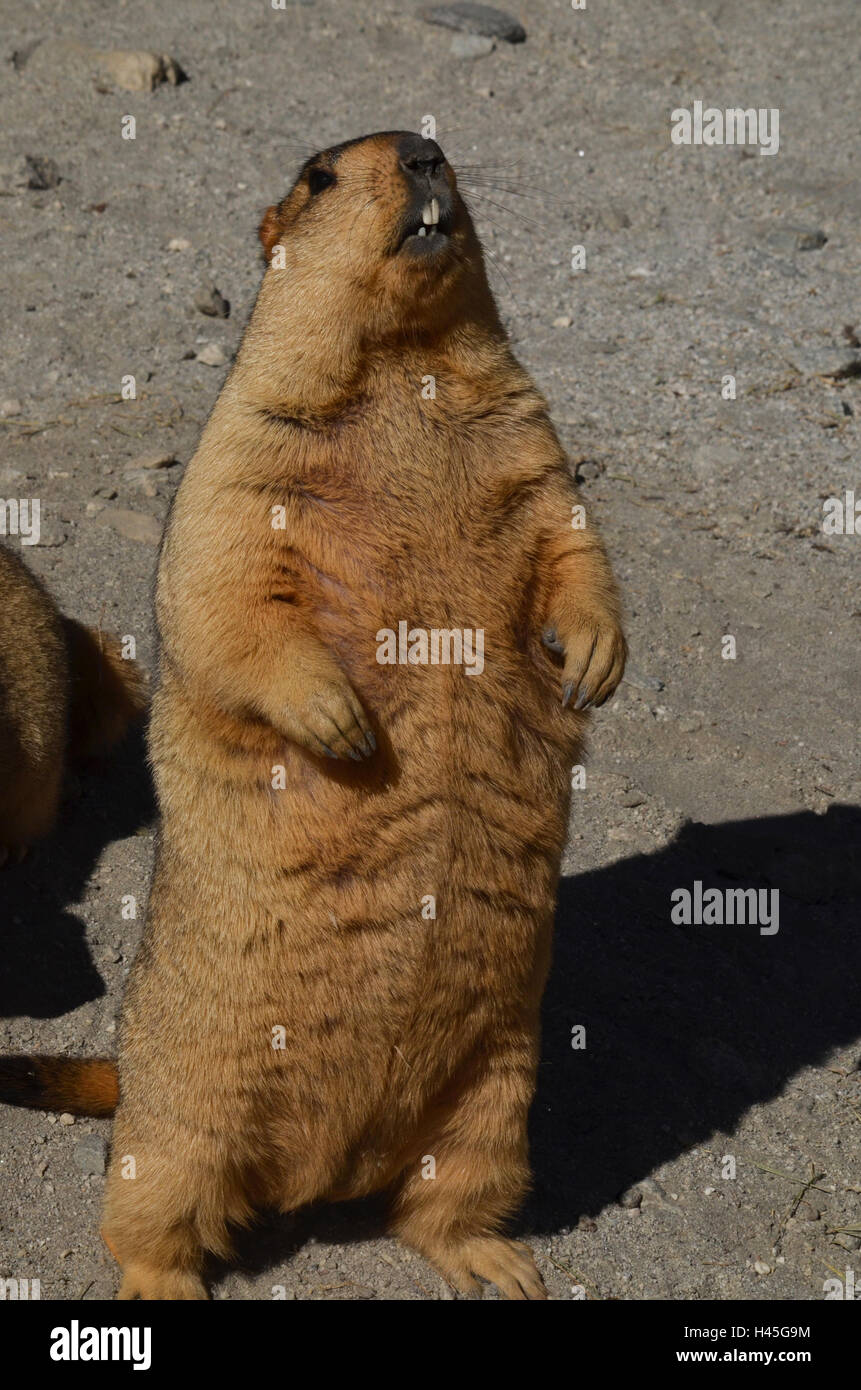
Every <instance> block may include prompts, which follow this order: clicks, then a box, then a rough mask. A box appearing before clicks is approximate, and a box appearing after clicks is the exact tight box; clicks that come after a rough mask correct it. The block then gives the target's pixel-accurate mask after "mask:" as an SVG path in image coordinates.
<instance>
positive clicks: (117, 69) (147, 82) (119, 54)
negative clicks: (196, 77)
mask: <svg viewBox="0 0 861 1390" xmlns="http://www.w3.org/2000/svg"><path fill="white" fill-rule="evenodd" d="M26 72H27V74H28V75H29V74H30V73H32V74H33V75H35V76H39V77H45V78H48V79H49V80H54V81H57V80H59V81H66V80H68V79H69V78H72V79H74V78H78V79H80V78H85V77H86V76H87V75H98V76H99V77H101V78H103V79H106V80H107V81H108V82H110V83H112V84H113V86H115V87H120V88H121V89H122V90H123V91H125V92H152V91H153V90H154V89H155V88H156V87H158V86H159V85H160V84H161V83H162V82H169V83H171V85H172V86H174V87H175V86H176V85H177V84H178V83H179V82H182V81H183V80H184V78H185V73H184V72H183V70H182V68H181V67H180V65H179V63H178V62H177V61H176V59H175V58H171V57H169V56H168V55H167V54H166V53H150V52H148V51H146V50H143V49H141V50H133V49H125V48H110V49H103V48H89V47H87V45H86V44H82V43H76V42H75V41H74V40H70V39H47V40H46V41H45V42H44V43H40V44H39V45H38V47H37V48H36V49H34V50H33V51H32V53H31V55H30V57H29V58H28V60H27V62H26Z"/></svg>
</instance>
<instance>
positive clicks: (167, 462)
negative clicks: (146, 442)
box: [123, 454, 177, 473]
mask: <svg viewBox="0 0 861 1390" xmlns="http://www.w3.org/2000/svg"><path fill="white" fill-rule="evenodd" d="M176 461H177V460H176V457H175V455H174V454H140V455H139V456H138V457H137V458H134V459H129V461H128V463H127V464H126V465H125V467H124V468H123V472H124V473H137V471H138V469H140V468H172V467H173V465H174V464H175V463H176Z"/></svg>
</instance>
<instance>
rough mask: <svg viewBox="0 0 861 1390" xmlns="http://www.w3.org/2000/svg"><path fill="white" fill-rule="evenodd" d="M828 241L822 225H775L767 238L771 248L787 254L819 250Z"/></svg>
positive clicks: (766, 241)
mask: <svg viewBox="0 0 861 1390" xmlns="http://www.w3.org/2000/svg"><path fill="white" fill-rule="evenodd" d="M827 241H828V237H827V236H826V234H825V232H823V230H822V228H821V227H773V228H772V229H771V231H770V232H769V233H768V234H767V236H766V238H765V244H766V246H768V248H769V250H771V251H776V252H778V253H780V252H783V253H784V254H786V255H788V254H791V253H792V252H793V251H819V250H820V249H821V248H822V247H823V246H824V245H825V244H826V242H827Z"/></svg>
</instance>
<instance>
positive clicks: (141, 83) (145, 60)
mask: <svg viewBox="0 0 861 1390" xmlns="http://www.w3.org/2000/svg"><path fill="white" fill-rule="evenodd" d="M93 57H94V59H95V61H96V64H97V66H98V67H99V68H101V70H102V72H104V73H105V74H106V76H107V77H109V78H110V80H111V81H112V82H113V83H114V84H115V85H116V86H117V87H122V89H123V91H124V92H152V91H154V90H155V88H156V87H158V86H160V85H161V84H162V83H163V82H169V83H170V85H171V86H172V87H176V86H177V85H178V83H180V82H181V81H182V80H183V78H184V77H185V73H184V72H183V70H182V68H181V67H180V66H179V63H178V62H177V61H176V59H175V58H170V57H169V56H168V55H167V54H166V53H149V52H147V51H146V50H145V49H141V50H137V51H135V50H129V49H124V48H114V49H106V50H101V51H99V50H94V52H93Z"/></svg>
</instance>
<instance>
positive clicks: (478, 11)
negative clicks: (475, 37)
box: [419, 3, 526, 43]
mask: <svg viewBox="0 0 861 1390" xmlns="http://www.w3.org/2000/svg"><path fill="white" fill-rule="evenodd" d="M419 13H420V15H421V17H422V19H423V20H424V21H425V23H426V24H441V25H443V27H444V28H446V29H460V30H461V31H462V32H463V33H466V34H483V35H484V36H485V37H486V38H489V39H504V41H505V42H506V43H523V41H524V39H525V38H526V30H525V29H524V27H523V25H522V24H520V23H519V22H518V21H517V20H516V19H512V17H511V15H510V14H505V13H504V12H503V11H502V10H497V9H494V7H493V6H492V5H472V4H467V3H462V4H455V5H426V6H425V7H424V9H422V10H420V11H419Z"/></svg>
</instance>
